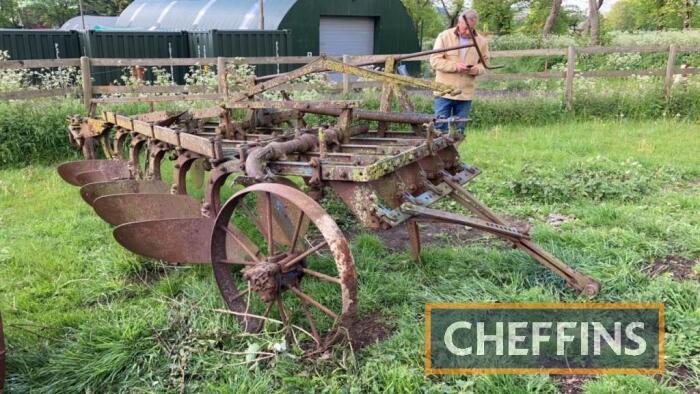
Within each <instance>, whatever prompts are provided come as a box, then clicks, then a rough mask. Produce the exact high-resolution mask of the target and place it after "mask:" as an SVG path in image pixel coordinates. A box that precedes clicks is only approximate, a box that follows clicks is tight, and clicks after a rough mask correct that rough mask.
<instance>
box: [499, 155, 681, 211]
mask: <svg viewBox="0 0 700 394" xmlns="http://www.w3.org/2000/svg"><path fill="white" fill-rule="evenodd" d="M677 179H678V176H677V175H676V174H675V173H674V172H673V171H672V170H670V169H666V168H657V169H653V170H652V169H648V168H645V167H644V166H642V165H641V164H640V163H639V162H636V161H634V160H625V161H623V162H619V163H618V162H614V161H612V160H610V159H607V158H605V157H596V158H595V159H589V160H586V161H583V162H575V163H572V164H570V165H569V166H568V167H567V168H564V169H563V171H556V172H555V171H551V170H547V169H545V168H541V167H532V166H527V165H526V166H524V167H523V169H522V172H521V176H520V177H519V178H517V179H514V180H512V181H511V182H510V183H509V185H508V187H509V189H510V191H511V192H512V193H513V195H514V196H515V197H519V198H528V199H530V200H532V201H537V202H543V203H547V204H551V203H566V202H570V201H575V200H581V199H589V200H593V201H605V200H618V201H623V202H627V201H633V200H638V199H640V198H642V197H644V196H648V195H649V194H651V193H653V192H655V191H658V190H659V188H660V187H661V186H663V185H664V184H666V183H668V182H672V181H675V180H677Z"/></svg>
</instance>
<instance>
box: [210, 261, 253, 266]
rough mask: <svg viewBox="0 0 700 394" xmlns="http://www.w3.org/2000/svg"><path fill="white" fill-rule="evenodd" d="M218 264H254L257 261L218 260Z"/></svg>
mask: <svg viewBox="0 0 700 394" xmlns="http://www.w3.org/2000/svg"><path fill="white" fill-rule="evenodd" d="M217 263H219V264H231V265H256V264H257V263H254V262H250V261H239V260H219V261H217Z"/></svg>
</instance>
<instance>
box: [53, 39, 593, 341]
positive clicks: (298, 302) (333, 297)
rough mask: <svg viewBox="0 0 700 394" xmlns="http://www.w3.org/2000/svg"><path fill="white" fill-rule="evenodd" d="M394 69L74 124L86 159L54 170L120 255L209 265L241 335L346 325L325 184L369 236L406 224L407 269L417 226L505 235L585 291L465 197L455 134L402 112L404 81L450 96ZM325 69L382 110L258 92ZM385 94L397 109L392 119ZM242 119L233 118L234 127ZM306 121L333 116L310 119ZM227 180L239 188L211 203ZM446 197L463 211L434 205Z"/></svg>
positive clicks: (345, 262)
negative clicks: (197, 184) (370, 84)
mask: <svg viewBox="0 0 700 394" xmlns="http://www.w3.org/2000/svg"><path fill="white" fill-rule="evenodd" d="M451 49H454V48H449V49H447V50H451ZM394 60H395V59H390V61H388V62H387V68H386V69H385V71H384V72H379V71H372V70H366V69H362V68H359V67H357V66H353V65H349V64H344V63H341V62H338V61H336V60H333V59H330V58H321V59H320V60H318V61H316V62H313V63H310V64H309V65H307V66H304V67H301V68H299V69H297V70H295V71H292V72H290V73H287V74H283V75H277V76H275V77H274V78H272V79H269V78H266V79H264V80H263V79H260V80H258V81H257V83H250V84H249V85H248V86H247V87H246V88H245V89H244V90H242V91H240V92H228V93H227V95H226V97H227V98H226V100H225V101H224V102H223V105H220V106H216V107H213V108H205V109H193V110H189V111H186V112H181V113H173V112H167V111H162V112H152V113H147V114H143V115H137V116H124V115H120V114H117V113H113V112H104V113H102V114H101V115H99V116H96V115H94V114H93V115H92V116H89V117H86V118H82V117H72V118H71V120H70V127H69V135H70V139H71V141H72V142H73V143H74V144H75V145H76V146H77V147H80V148H82V149H83V152H84V154H85V157H86V160H82V161H76V162H69V163H65V164H63V165H61V166H60V167H59V168H58V172H59V174H60V175H61V177H62V178H63V179H64V180H66V181H67V182H68V183H70V184H72V185H75V186H80V194H81V196H82V198H83V199H84V200H85V202H87V203H88V204H90V205H91V206H92V207H93V208H94V210H95V212H96V213H97V214H98V215H99V216H100V217H101V218H103V219H104V220H105V221H107V222H108V223H109V224H111V225H113V226H115V228H114V237H115V238H116V240H117V242H119V243H120V244H121V245H123V246H124V247H125V248H127V249H128V250H130V251H132V252H134V253H136V254H138V255H142V256H147V257H151V258H155V259H160V260H164V261H166V262H169V263H173V264H210V265H211V266H212V269H213V272H214V276H215V279H216V282H217V284H218V287H219V289H220V292H221V295H222V297H223V299H224V301H225V303H226V305H227V306H228V308H229V309H230V311H231V313H232V314H233V315H235V316H236V318H237V319H238V320H239V321H240V323H241V325H242V327H243V328H244V329H245V330H247V331H259V330H261V329H262V328H263V327H264V325H265V322H267V321H268V319H269V318H271V316H273V314H274V316H275V317H276V319H277V320H279V321H282V322H283V323H284V324H285V325H286V326H287V327H289V326H291V325H295V326H296V327H304V332H306V333H308V336H309V337H310V340H313V341H314V342H316V343H317V344H318V346H320V347H323V346H326V345H328V344H330V343H332V342H334V341H335V340H337V339H338V335H329V334H330V333H338V332H340V330H337V328H338V327H342V326H346V325H348V324H349V323H351V322H352V321H353V319H355V318H356V311H357V290H358V289H357V272H356V269H355V262H354V260H353V256H352V253H351V250H350V246H349V244H348V241H347V240H346V237H345V236H344V235H343V232H342V231H341V230H340V228H339V226H338V225H337V224H336V222H335V220H334V219H333V218H332V217H331V216H330V215H329V214H328V213H327V212H326V211H325V210H324V208H323V207H322V206H321V205H320V204H319V203H318V201H319V200H320V199H321V198H322V196H323V195H324V193H325V192H327V191H328V190H332V191H333V192H334V193H335V194H336V195H337V196H339V198H340V199H342V201H343V202H344V203H345V204H346V205H347V206H348V207H349V209H350V210H351V211H352V213H353V214H354V215H355V216H356V217H357V219H358V221H359V222H360V223H361V224H362V225H363V226H365V227H367V228H370V229H389V228H392V227H395V226H399V225H405V227H406V229H407V231H408V234H409V239H410V248H411V251H412V255H413V256H414V258H415V259H416V260H419V259H420V252H421V241H420V233H419V226H418V222H419V221H422V220H425V221H433V222H435V221H437V222H443V223H453V224H454V223H456V224H460V225H465V226H469V227H472V228H475V229H478V230H481V231H485V232H487V233H490V234H493V235H495V236H497V237H500V238H503V239H505V240H507V241H509V242H511V243H512V244H513V245H514V246H515V247H517V248H518V249H520V250H522V251H524V252H525V253H527V254H529V255H530V256H532V257H533V258H534V259H535V260H537V261H538V262H540V263H541V264H542V265H544V266H545V267H547V268H549V269H550V270H551V271H552V272H554V273H555V274H557V275H558V276H560V277H561V278H562V279H563V280H564V281H565V282H566V283H567V284H568V285H569V286H571V287H573V288H574V289H576V290H578V291H580V292H582V293H583V294H585V295H588V296H594V295H596V294H597V293H598V291H599V289H600V285H599V283H598V282H596V281H595V280H594V279H592V278H590V277H588V276H586V275H584V274H582V273H578V272H576V271H574V270H573V269H572V268H570V267H569V266H567V265H566V264H564V263H562V262H561V261H559V260H558V259H557V258H556V257H554V256H553V255H551V254H550V253H548V252H546V251H545V250H544V249H542V248H541V247H540V246H538V245H537V244H536V243H535V242H533V241H532V240H531V239H530V236H529V234H528V232H527V230H523V229H522V228H521V227H519V226H514V225H512V224H510V223H508V222H507V221H505V220H503V219H502V218H500V217H499V216H498V215H496V214H495V213H494V212H493V211H491V210H490V209H489V208H488V207H486V206H485V205H484V204H483V203H481V202H480V201H479V200H477V199H476V198H475V197H474V196H473V195H472V194H471V193H470V192H468V191H467V190H466V189H465V185H466V184H467V183H468V182H469V181H471V180H472V179H474V177H476V176H477V175H479V173H480V171H479V169H478V168H477V167H475V166H472V165H469V164H466V163H464V162H462V161H461V160H460V157H459V154H458V152H457V149H456V146H457V144H458V143H459V142H460V136H458V135H457V134H454V133H451V134H447V135H445V134H441V133H439V132H437V131H435V130H434V125H435V122H436V121H439V120H436V119H434V118H433V116H431V115H426V114H419V113H414V112H412V107H411V103H410V100H408V98H407V96H406V92H405V90H404V89H403V88H404V87H407V86H419V87H422V88H428V89H432V90H434V91H437V92H443V93H448V92H452V93H454V91H453V89H452V88H450V87H449V86H445V85H440V84H437V83H433V82H426V81H424V80H419V79H414V78H411V77H407V76H401V75H396V74H394V73H393V72H392V71H394V66H395V61H394ZM328 71H330V72H337V73H349V74H352V75H357V76H360V77H363V78H367V79H373V80H379V81H382V82H383V83H384V89H383V94H382V102H381V107H380V110H379V111H369V110H365V109H360V108H359V103H358V102H356V101H347V100H346V101H343V100H339V101H319V102H311V101H291V100H289V99H288V98H287V99H285V100H281V101H266V100H263V99H260V98H259V95H260V94H261V93H264V92H266V91H268V90H270V89H274V88H277V87H280V86H282V85H284V84H286V83H288V82H290V81H291V80H293V79H295V78H298V77H302V76H304V75H307V74H309V73H313V72H328ZM392 97H397V98H398V99H399V102H400V104H401V106H402V107H403V110H404V111H405V112H389V111H390V108H391V105H390V104H391V100H392ZM183 99H184V98H183ZM241 110H243V111H244V112H245V118H244V119H243V120H238V121H237V120H235V117H234V114H235V113H240V111H241ZM308 114H315V115H324V116H325V118H323V119H333V118H334V120H335V121H334V122H333V121H331V122H329V124H325V125H324V124H321V125H318V124H317V125H309V124H307V119H306V118H305V116H306V115H308ZM370 125H371V126H372V127H370ZM375 125H376V126H375ZM99 147H101V151H102V154H103V155H104V157H103V158H102V159H98V158H97V157H98V153H99V152H98V151H99V150H100V149H98V148H99ZM166 159H170V160H172V161H174V166H173V176H172V177H173V183H174V184H173V185H170V184H167V183H165V182H164V181H163V177H162V176H161V166H162V165H163V163H164V162H165V161H166ZM197 168H199V169H204V170H206V171H208V172H209V176H208V181H207V183H206V188H205V191H204V195H203V198H202V199H201V200H199V199H196V198H195V197H193V196H191V195H189V194H188V184H187V179H188V173H193V172H194V171H198V170H197ZM227 180H231V181H232V183H231V184H232V185H233V186H234V188H235V189H236V190H237V191H236V192H235V194H233V196H232V197H230V198H229V199H228V200H227V201H222V197H221V196H222V189H223V188H224V187H225V186H226V182H227ZM300 180H303V181H304V186H303V189H302V187H300V186H298V185H299V184H301V182H300ZM304 190H305V191H304ZM444 198H451V199H453V200H454V201H456V202H457V203H459V204H460V205H461V206H463V207H464V208H466V209H467V210H468V211H470V212H471V213H472V214H473V216H465V215H462V214H457V213H452V212H445V211H441V210H437V209H434V208H431V206H433V205H434V204H435V203H436V202H438V201H439V200H441V199H444Z"/></svg>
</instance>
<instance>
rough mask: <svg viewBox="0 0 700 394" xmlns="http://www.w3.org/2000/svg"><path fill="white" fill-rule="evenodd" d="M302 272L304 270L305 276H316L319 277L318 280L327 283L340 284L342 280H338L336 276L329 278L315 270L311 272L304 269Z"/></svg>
mask: <svg viewBox="0 0 700 394" xmlns="http://www.w3.org/2000/svg"><path fill="white" fill-rule="evenodd" d="M301 270H302V271H303V272H304V273H305V274H309V275H311V276H315V277H317V278H319V279H322V280H325V281H326V282H332V283H337V284H340V278H336V277H334V276H329V275H326V274H322V273H320V272H317V271H314V270H310V269H308V268H302V269H301Z"/></svg>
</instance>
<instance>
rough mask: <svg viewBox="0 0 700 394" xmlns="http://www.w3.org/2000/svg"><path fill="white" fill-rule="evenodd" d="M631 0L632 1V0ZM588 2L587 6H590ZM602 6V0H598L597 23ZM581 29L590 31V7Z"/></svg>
mask: <svg viewBox="0 0 700 394" xmlns="http://www.w3.org/2000/svg"><path fill="white" fill-rule="evenodd" d="M633 1H634V0H633ZM590 3H591V2H590V1H589V8H590ZM602 6H603V0H598V12H597V14H598V25H600V8H601V7H602ZM581 30H582V31H584V32H586V33H590V31H591V19H590V9H589V12H588V17H587V18H586V22H585V23H584V24H583V26H582V27H581Z"/></svg>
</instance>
